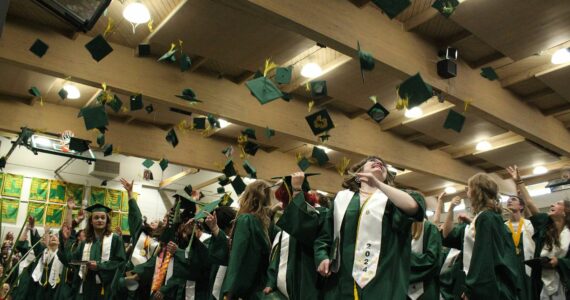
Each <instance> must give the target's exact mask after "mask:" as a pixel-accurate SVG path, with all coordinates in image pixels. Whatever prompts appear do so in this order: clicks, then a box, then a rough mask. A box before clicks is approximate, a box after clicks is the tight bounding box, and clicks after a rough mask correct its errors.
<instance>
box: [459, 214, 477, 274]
mask: <svg viewBox="0 0 570 300" xmlns="http://www.w3.org/2000/svg"><path fill="white" fill-rule="evenodd" d="M479 214H480V213H478V214H477V215H476V216H475V218H473V221H472V222H471V224H469V225H467V226H466V227H465V233H464V234H463V272H465V275H467V274H468V273H469V267H470V266H471V256H473V247H474V246H475V221H477V217H478V216H479Z"/></svg>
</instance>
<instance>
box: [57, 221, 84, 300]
mask: <svg viewBox="0 0 570 300" xmlns="http://www.w3.org/2000/svg"><path fill="white" fill-rule="evenodd" d="M59 240H60V242H62V241H63V235H62V233H61V230H60V235H59ZM78 246H79V244H78V242H77V233H76V232H75V230H73V231H72V232H71V236H70V238H69V240H68V241H67V242H65V244H64V247H65V248H66V249H68V251H69V252H73V251H75V249H77V247H78ZM57 255H58V258H59V260H60V261H61V257H62V254H61V252H60V251H58V252H57ZM62 263H63V262H62ZM78 269H79V268H78V267H77V266H72V265H69V264H67V265H66V264H64V268H63V272H62V275H61V282H60V283H59V287H58V289H57V291H56V293H55V299H57V300H67V299H72V298H73V296H75V295H76V294H77V293H78V292H79V286H78V285H77V282H76V281H75V280H74V279H75V276H77V272H78Z"/></svg>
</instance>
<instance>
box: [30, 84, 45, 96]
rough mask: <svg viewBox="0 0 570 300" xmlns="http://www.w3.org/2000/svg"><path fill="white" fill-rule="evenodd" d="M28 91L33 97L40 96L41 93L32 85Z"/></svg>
mask: <svg viewBox="0 0 570 300" xmlns="http://www.w3.org/2000/svg"><path fill="white" fill-rule="evenodd" d="M28 93H30V95H32V96H34V97H41V96H42V93H40V90H39V89H38V88H37V87H35V86H33V87H31V88H30V89H29V90H28Z"/></svg>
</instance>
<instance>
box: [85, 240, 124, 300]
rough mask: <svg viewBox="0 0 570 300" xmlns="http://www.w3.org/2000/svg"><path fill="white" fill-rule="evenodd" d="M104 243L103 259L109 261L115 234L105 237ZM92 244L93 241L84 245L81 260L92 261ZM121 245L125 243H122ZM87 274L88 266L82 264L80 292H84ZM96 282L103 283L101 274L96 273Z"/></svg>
mask: <svg viewBox="0 0 570 300" xmlns="http://www.w3.org/2000/svg"><path fill="white" fill-rule="evenodd" d="M102 243H103V245H102V246H101V248H102V252H101V261H109V259H110V258H111V244H112V243H113V234H112V233H111V234H109V235H106V236H104V237H103V241H102ZM91 246H93V243H92V242H91V243H85V246H83V253H82V256H81V260H82V261H90V260H91ZM120 246H121V247H122V246H123V245H120ZM86 276H87V266H86V265H81V267H80V268H79V277H80V278H81V286H80V288H79V294H83V281H85V278H87V277H86ZM95 282H96V283H97V284H101V278H99V275H98V274H96V275H95Z"/></svg>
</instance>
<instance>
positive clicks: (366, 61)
mask: <svg viewBox="0 0 570 300" xmlns="http://www.w3.org/2000/svg"><path fill="white" fill-rule="evenodd" d="M356 47H357V48H358V59H359V61H360V76H362V83H364V71H372V70H374V66H375V64H376V62H375V61H374V57H373V56H372V54H370V53H368V52H366V51H363V50H361V49H360V42H356Z"/></svg>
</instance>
